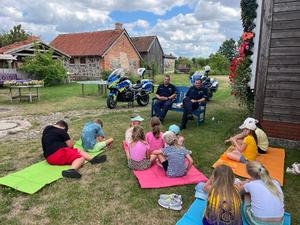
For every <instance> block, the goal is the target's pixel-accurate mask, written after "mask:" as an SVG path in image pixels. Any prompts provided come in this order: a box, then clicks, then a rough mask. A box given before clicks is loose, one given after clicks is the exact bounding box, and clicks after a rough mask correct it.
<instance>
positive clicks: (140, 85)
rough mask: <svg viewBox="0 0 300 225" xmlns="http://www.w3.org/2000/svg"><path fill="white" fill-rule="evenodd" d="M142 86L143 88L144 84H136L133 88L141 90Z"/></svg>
mask: <svg viewBox="0 0 300 225" xmlns="http://www.w3.org/2000/svg"><path fill="white" fill-rule="evenodd" d="M142 86H143V84H142V83H138V84H134V85H133V86H132V88H133V89H139V88H141V87H142Z"/></svg>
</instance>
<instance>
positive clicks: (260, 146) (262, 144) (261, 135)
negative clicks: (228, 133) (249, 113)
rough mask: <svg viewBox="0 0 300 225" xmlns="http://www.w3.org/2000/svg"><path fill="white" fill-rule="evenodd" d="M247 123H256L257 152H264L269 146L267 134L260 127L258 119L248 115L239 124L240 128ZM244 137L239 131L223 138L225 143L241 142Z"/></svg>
mask: <svg viewBox="0 0 300 225" xmlns="http://www.w3.org/2000/svg"><path fill="white" fill-rule="evenodd" d="M248 123H255V125H256V129H255V134H256V136H257V150H258V153H260V154H266V153H267V151H268V148H269V140H268V136H267V134H266V133H265V132H264V130H263V129H262V126H261V125H260V123H259V121H258V120H256V119H254V118H251V117H248V118H246V119H245V121H244V123H243V124H242V125H241V126H240V129H243V128H244V127H245V126H246V124H248ZM245 137H246V135H245V134H244V133H243V132H242V133H239V134H237V135H235V136H233V137H230V138H229V139H227V140H225V143H227V142H231V143H236V142H242V141H243V139H244V138H245Z"/></svg>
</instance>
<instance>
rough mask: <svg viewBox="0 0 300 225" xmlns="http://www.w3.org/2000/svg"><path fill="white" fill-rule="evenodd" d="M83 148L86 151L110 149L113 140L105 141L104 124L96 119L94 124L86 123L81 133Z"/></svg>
mask: <svg viewBox="0 0 300 225" xmlns="http://www.w3.org/2000/svg"><path fill="white" fill-rule="evenodd" d="M81 141H82V147H83V148H84V150H85V151H87V152H88V151H100V150H101V149H102V148H104V147H106V146H108V147H110V146H111V144H112V142H113V138H109V139H107V140H105V138H104V132H103V122H102V120H100V119H96V120H95V121H94V122H91V121H89V122H87V123H85V125H84V127H83V129H82V133H81Z"/></svg>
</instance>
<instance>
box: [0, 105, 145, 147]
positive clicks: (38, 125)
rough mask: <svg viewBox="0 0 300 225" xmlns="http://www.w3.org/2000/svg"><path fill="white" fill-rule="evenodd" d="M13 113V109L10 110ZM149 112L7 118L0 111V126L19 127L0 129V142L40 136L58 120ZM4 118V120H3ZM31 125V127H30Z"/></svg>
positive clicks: (84, 111)
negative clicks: (5, 124) (10, 124)
mask: <svg viewBox="0 0 300 225" xmlns="http://www.w3.org/2000/svg"><path fill="white" fill-rule="evenodd" d="M11 110H12V111H14V109H11ZM146 110H149V107H135V108H127V107H126V108H117V109H114V110H111V109H107V108H103V109H99V110H80V111H76V110H74V111H66V112H54V113H50V114H48V115H27V116H9V111H7V110H4V108H3V110H2V111H0V118H1V119H0V124H1V123H3V124H4V123H6V122H8V123H9V122H11V123H14V122H17V123H18V124H20V127H18V128H16V129H15V130H7V131H5V129H4V128H2V129H1V132H2V133H0V141H3V140H7V139H10V140H15V139H18V140H19V139H31V138H35V137H38V136H40V135H41V133H42V130H43V129H44V127H45V126H47V125H49V124H53V123H55V122H56V121H58V120H62V119H63V120H66V121H70V120H73V119H76V118H78V119H79V118H84V117H91V116H95V115H97V116H99V115H103V114H107V113H118V112H128V111H134V112H136V113H139V112H141V111H146ZM4 118H5V119H4ZM22 121H23V122H22ZM22 124H25V125H24V126H23V125H22ZM30 124H31V125H30Z"/></svg>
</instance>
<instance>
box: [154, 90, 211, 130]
mask: <svg viewBox="0 0 300 225" xmlns="http://www.w3.org/2000/svg"><path fill="white" fill-rule="evenodd" d="M189 88H190V87H186V86H176V99H175V101H174V102H173V104H172V106H171V109H169V110H171V111H175V112H181V113H183V108H182V102H183V99H184V97H185V95H186V93H187V91H188V90H189ZM156 99H157V98H153V99H152V105H151V116H153V115H154V108H153V105H154V103H155V101H156ZM179 104H180V105H181V107H179ZM205 110H206V103H200V104H199V108H198V109H196V110H194V111H193V115H195V116H196V117H197V120H196V123H197V126H198V125H200V124H202V123H204V120H205Z"/></svg>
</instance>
